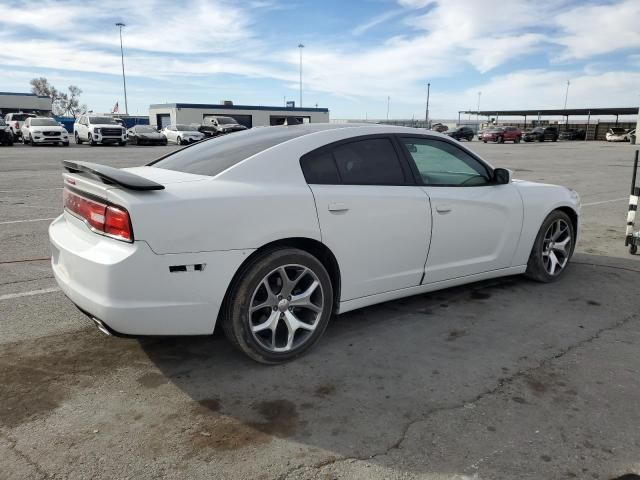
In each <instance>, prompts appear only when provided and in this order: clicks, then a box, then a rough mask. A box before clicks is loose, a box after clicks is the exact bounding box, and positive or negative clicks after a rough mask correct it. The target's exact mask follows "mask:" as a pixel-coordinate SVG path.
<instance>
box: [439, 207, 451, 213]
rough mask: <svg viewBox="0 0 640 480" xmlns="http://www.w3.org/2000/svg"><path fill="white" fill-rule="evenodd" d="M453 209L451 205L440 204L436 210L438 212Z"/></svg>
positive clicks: (447, 211) (446, 211)
mask: <svg viewBox="0 0 640 480" xmlns="http://www.w3.org/2000/svg"><path fill="white" fill-rule="evenodd" d="M451 210H452V208H451V205H438V206H436V211H437V212H438V213H449V212H450V211H451Z"/></svg>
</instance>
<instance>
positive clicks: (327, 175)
mask: <svg viewBox="0 0 640 480" xmlns="http://www.w3.org/2000/svg"><path fill="white" fill-rule="evenodd" d="M300 165H301V167H302V173H303V174H304V178H305V180H306V181H307V183H309V184H312V185H337V184H339V183H340V177H339V176H338V168H337V167H336V162H335V161H334V159H333V154H332V153H331V152H328V151H325V152H321V153H312V154H310V155H307V156H305V157H303V158H302V160H301V161H300Z"/></svg>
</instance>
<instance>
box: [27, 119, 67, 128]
mask: <svg viewBox="0 0 640 480" xmlns="http://www.w3.org/2000/svg"><path fill="white" fill-rule="evenodd" d="M31 126H32V127H59V126H60V125H59V124H58V122H56V121H55V120H54V119H53V118H34V119H33V120H31Z"/></svg>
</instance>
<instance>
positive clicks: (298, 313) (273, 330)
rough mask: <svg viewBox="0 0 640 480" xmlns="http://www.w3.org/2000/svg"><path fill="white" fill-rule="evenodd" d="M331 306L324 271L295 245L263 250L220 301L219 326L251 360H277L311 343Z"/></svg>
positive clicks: (286, 358) (322, 327)
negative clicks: (221, 301)
mask: <svg viewBox="0 0 640 480" xmlns="http://www.w3.org/2000/svg"><path fill="white" fill-rule="evenodd" d="M332 311H333V287H332V285H331V280H330V278H329V274H328V273H327V270H326V269H325V268H324V266H323V265H322V263H320V261H319V260H318V259H316V258H315V257H314V256H313V255H311V254H309V253H307V252H305V251H303V250H298V249H295V248H283V249H277V250H270V251H266V252H264V253H262V254H259V255H258V256H256V257H255V258H254V259H253V260H252V261H250V262H249V263H248V264H247V265H245V266H243V267H242V269H241V270H240V271H239V272H238V274H237V276H236V279H235V280H234V282H233V284H232V286H231V288H230V291H229V294H228V297H227V299H226V301H225V309H224V318H223V320H222V326H223V329H224V332H225V334H226V336H227V338H229V340H230V341H231V343H233V345H234V346H235V347H236V348H238V349H239V350H240V351H242V352H243V353H245V354H246V355H247V356H249V357H250V358H252V359H253V360H255V361H257V362H260V363H265V364H278V363H284V362H287V361H289V360H292V359H294V358H296V357H298V356H300V355H302V354H303V353H304V352H306V351H307V350H308V349H310V348H311V347H313V346H314V345H315V344H316V343H317V342H318V340H319V339H320V337H321V336H322V334H323V333H324V330H325V329H326V327H327V324H328V323H329V319H330V318H331V314H332Z"/></svg>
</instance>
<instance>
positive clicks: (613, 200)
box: [582, 197, 629, 207]
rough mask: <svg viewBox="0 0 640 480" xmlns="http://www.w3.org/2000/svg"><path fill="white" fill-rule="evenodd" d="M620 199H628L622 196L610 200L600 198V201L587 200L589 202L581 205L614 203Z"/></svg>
mask: <svg viewBox="0 0 640 480" xmlns="http://www.w3.org/2000/svg"><path fill="white" fill-rule="evenodd" d="M622 200H629V197H622V198H612V199H611V200H602V201H601V202H589V203H583V204H582V206H583V207H591V206H593V205H603V204H605V203H614V202H621V201H622Z"/></svg>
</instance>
